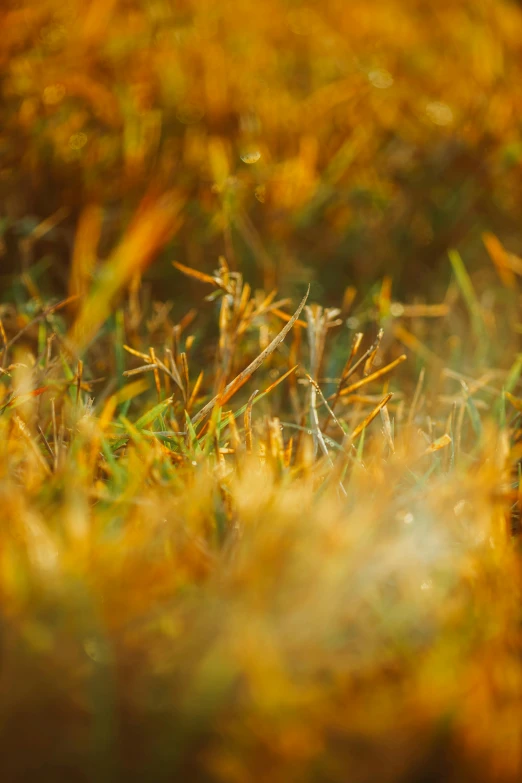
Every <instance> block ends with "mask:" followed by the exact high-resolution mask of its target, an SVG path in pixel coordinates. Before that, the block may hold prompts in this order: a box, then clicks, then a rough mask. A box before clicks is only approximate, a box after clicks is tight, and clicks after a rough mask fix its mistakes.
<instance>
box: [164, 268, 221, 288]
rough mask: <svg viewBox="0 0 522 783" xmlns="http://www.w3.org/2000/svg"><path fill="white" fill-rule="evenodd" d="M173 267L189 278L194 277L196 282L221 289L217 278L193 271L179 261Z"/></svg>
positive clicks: (196, 270)
mask: <svg viewBox="0 0 522 783" xmlns="http://www.w3.org/2000/svg"><path fill="white" fill-rule="evenodd" d="M172 266H174V267H175V268H176V269H178V270H179V271H180V272H182V273H183V274H184V275H186V276H187V277H193V278H194V280H199V282H200V283H209V284H210V285H213V286H215V287H216V288H217V287H219V282H218V281H217V280H216V278H215V277H212V276H211V275H206V274H205V273H204V272H200V271H199V270H198V269H192V268H191V267H190V266H185V264H180V263H179V261H173V262H172Z"/></svg>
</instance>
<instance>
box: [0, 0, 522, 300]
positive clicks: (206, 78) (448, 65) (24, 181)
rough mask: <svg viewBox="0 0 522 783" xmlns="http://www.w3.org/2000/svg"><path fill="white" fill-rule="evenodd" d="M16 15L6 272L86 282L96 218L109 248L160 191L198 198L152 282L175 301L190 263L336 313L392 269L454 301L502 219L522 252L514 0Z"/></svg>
mask: <svg viewBox="0 0 522 783" xmlns="http://www.w3.org/2000/svg"><path fill="white" fill-rule="evenodd" d="M0 23H1V26H2V36H1V40H0V74H1V76H0V95H1V101H0V156H1V161H2V166H1V171H0V216H1V223H0V231H1V235H2V237H3V255H2V261H1V264H2V267H1V274H2V279H3V282H4V283H5V280H6V275H9V274H10V273H12V272H16V271H19V270H20V268H24V267H27V266H31V265H33V264H38V263H39V264H40V265H41V269H42V275H43V276H44V277H45V276H47V277H51V278H52V279H53V283H52V284H53V285H54V286H55V290H56V285H57V284H58V281H60V280H61V284H62V286H65V285H66V281H67V279H68V265H69V263H70V258H71V254H72V245H73V240H74V235H75V233H76V231H77V229H78V225H79V223H81V221H82V218H83V219H85V215H86V210H89V209H90V210H92V209H99V210H101V212H100V213H99V215H98V218H97V219H98V220H99V221H100V223H101V225H100V227H99V229H98V228H96V227H93V228H92V229H91V231H92V230H99V232H100V237H99V250H100V252H101V254H102V255H103V254H107V253H108V252H109V250H110V249H111V247H112V246H113V245H114V243H115V241H116V239H117V238H118V237H119V236H120V235H121V233H122V231H123V229H124V228H125V226H126V225H127V223H128V222H129V220H130V219H131V218H132V215H133V214H134V212H135V210H136V208H137V206H138V204H139V203H140V202H141V200H142V198H143V195H144V193H145V192H148V191H150V190H151V189H152V190H154V192H155V193H161V192H163V191H172V190H174V191H175V193H176V197H177V198H178V199H179V200H180V202H183V210H182V215H183V222H182V226H181V228H180V230H179V232H177V233H176V235H175V237H174V238H172V239H171V240H170V242H168V243H166V244H165V246H164V248H163V255H161V253H160V254H156V260H155V263H154V264H153V265H152V266H151V267H150V268H149V270H148V273H147V276H148V278H149V279H150V280H151V281H154V285H155V287H156V290H160V291H161V293H162V294H163V295H166V296H169V295H176V294H177V293H179V288H178V289H175V288H174V287H173V284H171V283H165V277H166V269H167V266H168V264H169V262H170V260H172V259H173V258H176V259H177V260H179V261H182V262H183V263H186V264H189V265H191V266H194V267H196V268H199V269H205V270H207V271H210V270H211V269H213V268H214V266H215V260H216V258H217V256H218V255H219V254H224V255H225V256H226V258H227V260H228V262H229V264H231V266H232V267H233V268H234V267H235V268H240V269H241V270H242V271H243V272H244V273H245V274H246V276H247V278H248V279H249V280H250V281H251V282H252V283H253V284H264V286H265V287H266V288H271V287H272V286H273V285H275V284H276V285H278V286H279V288H280V289H281V290H282V291H283V292H284V293H289V292H291V291H292V290H293V289H294V288H295V287H296V286H301V288H302V287H303V284H304V282H305V281H306V282H310V281H311V282H312V283H313V287H312V295H313V296H314V297H315V298H321V299H322V300H323V301H325V303H332V302H333V303H335V304H337V303H338V298H339V290H340V289H344V287H345V286H346V285H349V284H355V285H357V286H365V285H368V284H369V283H371V282H373V281H375V279H376V278H378V277H380V276H382V275H383V274H391V275H393V279H394V287H395V289H396V292H397V294H398V295H402V294H403V293H404V292H407V293H414V294H416V295H424V296H425V295H427V294H429V295H430V296H437V295H440V293H441V291H443V290H444V288H445V286H446V285H447V283H448V280H449V265H448V262H447V251H448V249H449V248H451V247H457V248H458V249H459V251H460V252H461V254H462V256H463V257H464V259H465V260H466V263H468V262H469V263H471V264H472V266H473V265H474V266H475V267H476V268H478V267H480V265H481V262H483V261H484V259H485V251H484V248H483V246H482V243H481V239H480V237H481V233H482V232H483V231H485V230H487V231H491V232H493V233H494V234H496V235H497V236H498V237H499V238H500V239H501V240H502V241H503V242H504V243H505V244H507V246H508V247H509V248H510V250H511V251H512V252H515V253H516V252H520V251H521V250H522V240H521V237H520V232H519V230H518V229H519V219H520V213H521V207H522V188H521V177H520V172H521V161H522V137H521V125H520V116H519V115H520V100H521V99H520V91H519V89H518V85H519V84H520V82H521V71H522V58H521V57H520V48H521V43H520V42H521V40H522V10H521V8H520V4H519V3H517V2H513V0H474V1H473V2H470V1H469V0H441V1H440V2H437V3H429V2H426V1H425V0H375V1H374V2H371V3H367V2H359V1H358V0H352V1H351V2H346V1H345V0H322V2H310V3H306V4H304V3H302V2H293V1H291V0H266V2H263V3H253V2H249V1H248V0H226V2H209V0H176V1H175V2H174V0H90V1H89V2H86V1H84V0H70V2H68V3H66V4H61V3H58V2H56V0H5V1H4V3H3V4H2V10H1V11H0ZM90 214H91V216H92V211H91V213H90ZM52 216H54V219H53V221H52V222H53V226H54V227H53V228H52V229H51V230H50V231H48V232H46V233H45V235H43V236H42V237H41V239H40V241H39V242H38V243H37V245H36V247H34V246H32V248H31V250H28V249H27V246H26V245H24V241H23V240H24V238H27V237H28V236H30V235H31V232H32V231H33V230H34V228H35V226H36V225H38V224H39V223H41V221H42V220H45V219H48V218H50V217H52ZM95 222H96V220H95ZM54 223H55V225H54ZM44 269H45V270H46V274H45V275H44V273H43V270H44Z"/></svg>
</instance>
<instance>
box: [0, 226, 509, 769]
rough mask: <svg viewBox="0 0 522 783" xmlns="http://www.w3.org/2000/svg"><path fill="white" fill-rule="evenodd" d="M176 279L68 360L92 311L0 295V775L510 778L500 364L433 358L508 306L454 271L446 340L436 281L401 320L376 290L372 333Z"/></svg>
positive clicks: (130, 305) (505, 417) (215, 281)
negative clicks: (433, 299) (174, 317)
mask: <svg viewBox="0 0 522 783" xmlns="http://www.w3.org/2000/svg"><path fill="white" fill-rule="evenodd" d="M151 230H153V229H152V228H151ZM133 259H134V255H131V257H130V261H129V264H130V265H131V266H132V265H133V263H134V261H133ZM112 263H113V261H112V259H109V260H108V261H107V265H110V264H112ZM178 266H179V265H178ZM181 270H182V271H184V272H188V273H189V274H191V275H193V276H194V275H195V276H196V277H198V278H200V283H201V287H202V290H204V288H205V287H206V288H207V289H209V288H210V290H211V296H210V299H211V300H212V301H211V302H210V303H208V304H206V305H204V306H203V307H202V308H200V310H196V309H192V310H188V312H187V316H186V317H185V318H184V319H183V320H182V321H181V323H178V324H174V323H172V322H171V320H170V318H169V310H168V308H166V307H160V308H158V309H157V310H156V312H155V313H152V312H149V313H147V312H145V311H142V310H141V307H140V292H139V290H138V291H134V293H132V292H131V295H130V298H128V299H127V301H126V302H125V301H124V302H122V305H121V306H120V307H119V308H116V309H115V310H114V316H113V317H112V318H111V320H110V321H109V322H108V323H107V324H106V325H105V326H104V327H103V329H102V330H101V331H99V332H98V333H97V334H96V335H95V336H94V337H92V335H91V338H92V339H91V340H90V342H89V344H88V348H85V349H83V351H82V353H81V358H79V353H78V352H79V347H78V343H77V342H76V341H75V340H73V337H74V336H75V335H77V334H78V326H77V325H78V323H82V319H83V318H84V315H83V313H84V312H87V313H88V314H89V315H90V312H91V311H90V310H85V308H80V310H79V314H77V315H76V316H75V318H76V320H75V321H71V319H69V322H70V327H69V328H67V319H65V318H63V314H64V313H66V312H67V310H66V307H64V306H61V307H60V304H58V306H56V305H53V306H47V307H44V305H43V303H42V302H41V301H40V300H39V298H38V291H37V290H36V289H35V287H34V283H33V286H32V290H31V293H32V297H31V298H29V297H26V300H25V303H24V304H21V305H20V307H19V309H18V310H15V309H14V307H12V306H9V305H4V306H3V311H2V333H3V339H4V344H5V349H4V352H3V371H2V374H3V385H2V386H1V390H2V395H3V400H2V408H1V410H2V412H1V415H0V428H1V441H0V443H1V446H0V449H1V458H0V466H1V472H2V476H1V481H0V493H1V498H2V509H3V516H2V519H3V522H2V546H1V549H0V588H1V592H2V607H3V610H2V613H3V636H2V639H3V641H2V656H3V664H2V675H1V680H0V682H1V685H0V687H1V694H2V705H3V706H2V716H3V719H2V758H3V767H4V770H6V774H7V777H5V778H4V779H6V780H22V779H23V780H26V779H31V778H32V777H33V776H34V775H36V774H38V776H39V777H40V778H41V777H43V778H44V779H46V780H47V779H48V780H53V781H54V780H67V781H69V780H90V779H93V780H94V779H96V780H101V779H107V780H109V779H131V780H132V779H134V778H136V779H138V778H142V777H143V776H144V775H145V776H146V777H147V779H154V780H202V781H227V782H228V781H234V782H235V781H254V780H255V781H263V780H265V779H266V780H269V779H270V780H275V781H289V780H295V781H304V780H309V781H337V780H338V781H346V780H350V781H351V780H354V781H356V780H357V781H359V780H360V781H373V780H376V779H379V780H428V779H430V780H431V779H442V778H444V779H448V780H462V779H469V780H485V781H500V780H506V781H515V780H518V776H519V772H520V762H521V732H520V730H521V728H522V725H521V721H522V711H521V707H520V704H521V702H520V697H521V695H522V694H521V686H522V679H521V678H522V673H521V671H520V663H519V659H520V638H519V626H520V591H519V576H518V575H519V567H520V566H519V556H518V554H517V546H516V538H515V539H513V538H512V536H511V532H510V517H511V512H510V507H511V506H512V505H513V504H514V503H516V501H517V489H516V484H515V485H512V484H511V478H510V476H511V470H512V468H511V466H512V465H513V464H514V463H515V461H516V459H517V458H518V456H519V453H518V451H517V447H516V446H514V440H515V438H514V437H513V433H514V430H515V429H516V427H517V424H516V421H517V419H516V416H517V415H518V414H517V413H516V410H517V409H518V408H520V407H521V406H522V403H521V402H520V401H519V400H518V398H517V396H516V389H517V387H518V383H519V380H518V379H519V375H520V370H521V362H520V359H517V358H516V356H515V354H514V353H513V354H512V358H513V357H514V358H515V361H514V363H513V364H512V366H511V368H509V366H505V367H504V368H502V367H501V366H500V367H490V368H489V369H485V370H483V371H482V372H481V373H476V375H475V379H474V378H472V377H468V376H467V375H466V374H463V373H461V372H459V371H457V370H455V369H454V366H455V364H460V365H461V367H462V369H465V368H464V367H463V364H464V359H463V357H464V355H465V354H466V355H467V356H468V359H469V361H470V362H471V363H473V364H475V365H476V366H478V363H479V361H484V360H485V357H486V358H487V355H488V352H489V351H490V349H491V346H492V345H494V344H495V342H496V340H498V339H499V338H498V334H499V333H500V332H501V331H502V330H504V328H505V319H506V318H508V320H509V319H512V318H513V317H514V315H515V313H514V311H513V312H511V313H510V312H508V310H507V309H506V307H505V305H504V304H503V305H502V307H499V308H497V311H495V310H494V309H493V310H491V309H490V310H489V313H488V314H486V312H485V311H484V310H483V308H482V305H481V301H480V299H481V298H480V296H479V295H477V294H476V293H475V291H474V290H473V289H471V290H472V291H473V296H472V297H471V300H472V301H471V302H470V301H469V295H470V289H465V291H464V294H467V295H468V305H470V306H471V304H472V305H473V308H474V309H473V312H472V313H471V316H470V317H471V318H472V320H471V323H476V322H477V321H478V320H480V323H483V324H485V325H484V329H487V330H488V332H489V334H488V341H489V342H488V343H487V344H484V343H483V342H481V341H482V340H483V335H482V334H481V333H479V334H477V335H476V336H473V333H472V332H471V331H470V330H468V332H467V333H468V335H469V336H468V337H466V338H465V339H462V345H461V349H460V350H461V353H459V349H458V345H456V341H457V342H458V338H457V336H456V335H455V333H454V331H453V330H454V328H455V324H459V323H460V324H461V325H462V326H464V327H465V324H466V322H467V318H468V316H467V315H466V311H465V310H462V309H461V308H460V305H459V303H458V298H459V288H458V281H456V282H455V283H452V284H451V286H450V289H449V291H448V294H447V297H446V302H445V303H444V305H439V306H437V308H435V310H434V313H435V314H436V315H437V320H436V322H434V323H436V327H435V328H433V327H431V328H429V329H428V332H427V333H426V331H425V326H426V323H427V321H426V317H427V316H428V321H429V320H430V318H429V316H431V315H432V313H431V310H430V308H429V307H427V308H426V307H425V306H420V305H415V306H414V308H415V307H416V308H420V309H417V310H415V309H414V310H413V316H414V317H413V318H412V317H411V316H410V315H409V310H408V306H407V305H399V304H398V303H393V302H391V300H390V299H389V297H390V286H389V284H388V282H387V281H385V282H384V284H383V286H382V288H381V291H380V294H379V296H377V297H376V299H375V301H374V303H373V304H372V305H371V306H370V308H369V309H358V308H357V305H355V310H354V311H353V314H352V316H351V317H352V319H353V318H358V319H359V322H360V323H362V322H364V321H365V320H366V331H367V332H368V333H369V334H371V333H372V331H373V333H374V334H375V332H376V325H378V326H379V329H377V337H376V339H375V340H373V341H372V340H369V339H368V337H364V336H363V333H362V332H361V333H357V334H356V335H355V338H353V337H351V336H350V332H349V330H348V329H347V327H346V322H345V318H344V317H341V316H340V311H339V310H336V311H332V310H324V309H322V308H321V307H319V306H318V305H314V304H310V303H307V304H306V306H305V301H304V300H303V301H302V302H301V304H300V305H299V308H298V309H297V310H296V311H295V313H294V315H292V316H291V310H288V306H289V303H288V302H285V301H280V300H279V301H278V300H277V297H276V295H275V293H272V294H270V295H269V296H266V295H264V294H262V293H260V292H255V293H254V292H252V291H251V290H250V288H249V286H248V285H247V284H246V283H244V281H243V279H242V277H241V275H239V274H238V273H232V272H230V271H229V269H228V267H227V265H226V262H225V261H224V259H222V260H221V262H220V268H219V270H218V271H217V272H216V273H215V275H213V276H210V277H205V276H202V275H201V274H200V273H197V272H189V270H186V269H185V268H183V267H181ZM462 271H463V270H462V269H460V273H462ZM464 272H465V270H464ZM102 274H103V271H102ZM172 274H173V275H175V274H179V273H177V272H174V270H173V272H172ZM466 274H467V273H466ZM126 279H128V277H127V276H126V275H125V274H122V276H121V280H122V281H124V280H126ZM26 282H28V281H26ZM460 282H461V283H462V280H461V281H460ZM468 282H469V283H470V285H471V281H468ZM497 296H498V297H499V301H501V302H504V300H503V294H502V291H501V290H500V289H498V290H497ZM216 297H217V299H216ZM207 298H208V297H207ZM92 301H93V300H92V298H91V299H88V300H87V302H88V305H87V307H88V308H91V307H92ZM103 307H105V304H103ZM216 307H217V312H216ZM205 308H206V309H207V310H208V309H209V308H210V309H211V310H212V311H213V312H216V316H215V317H216V318H217V321H218V323H219V334H218V336H217V337H216V338H211V337H210V336H208V335H207V337H206V338H205V341H204V342H203V343H201V337H202V332H201V331H200V328H199V327H198V323H199V322H201V324H202V326H201V329H204V328H205V323H206V319H205V318H204V317H203V310H204V309H205ZM303 308H304V309H303ZM286 313H288V315H286ZM391 313H395V314H396V315H395V316H393V315H391ZM303 314H304V315H305V320H302V316H303ZM405 314H406V315H405ZM290 316H291V317H290ZM486 316H487V317H486ZM488 319H489V320H488ZM285 321H286V322H287V323H286V325H284V324H285ZM349 323H350V324H351V325H352V327H353V321H349ZM110 324H112V326H111V325H110ZM435 333H436V336H435ZM462 333H463V334H466V331H465V329H463V330H462ZM405 335H408V336H409V337H408V340H405ZM418 335H422V337H423V339H426V340H427V341H428V343H429V345H431V346H433V347H436V346H437V343H440V342H442V343H444V342H447V340H448V335H449V336H451V339H452V340H453V347H454V351H455V350H456V354H455V356H456V357H457V359H456V361H455V360H454V361H453V362H448V363H444V362H443V361H442V359H439V358H437V356H435V355H434V358H433V359H432V361H431V363H428V368H427V373H426V374H425V373H424V371H423V372H422V373H421V375H420V376H419V378H418V379H417V378H416V371H415V353H414V351H415V347H416V346H417V347H418V346H419V345H422V346H424V345H425V344H424V342H421V339H420V337H419V336H418ZM495 335H497V337H495ZM397 336H398V338H399V339H397ZM408 341H409V342H410V345H409V346H408V347H409V349H410V350H409V351H408V353H409V356H408V358H407V360H406V362H405V363H402V360H403V359H404V355H403V353H402V351H403V350H404V348H403V345H404V343H405V342H408ZM350 346H352V347H351V348H350ZM412 348H413V352H412V350H411V349H412ZM424 350H425V351H427V350H428V348H426V347H425V348H424ZM429 350H430V355H431V352H432V351H431V349H429ZM421 353H422V352H421ZM508 353H509V352H508ZM205 355H206V356H207V360H206V361H202V357H203V356H205ZM212 355H213V357H214V358H213V359H211V358H210V357H211V356H212ZM198 357H199V358H198ZM259 357H261V360H259ZM346 357H348V361H346ZM73 362H74V363H73ZM399 364H400V365H401V366H399ZM194 366H195V368H194ZM200 367H203V369H202V371H200V369H199V368H200ZM330 374H332V375H333V377H330ZM125 378H127V379H128V380H127V381H126V380H125ZM255 390H259V391H255ZM506 397H509V400H510V401H511V402H510V403H509V408H510V410H513V409H515V411H514V415H512V414H511V413H510V412H509V411H507V412H506V406H507V405H508V402H507V400H506ZM328 400H329V402H328ZM514 417H515V418H514ZM510 433H511V434H510ZM512 486H513V488H511V487H512ZM430 775H431V776H432V777H430Z"/></svg>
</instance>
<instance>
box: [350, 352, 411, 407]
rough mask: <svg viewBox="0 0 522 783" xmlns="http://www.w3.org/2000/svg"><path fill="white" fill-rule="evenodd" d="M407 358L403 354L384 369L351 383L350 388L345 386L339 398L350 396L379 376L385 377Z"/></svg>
mask: <svg viewBox="0 0 522 783" xmlns="http://www.w3.org/2000/svg"><path fill="white" fill-rule="evenodd" d="M406 359H407V356H406V354H405V353H403V354H401V356H399V357H398V358H397V359H394V360H393V362H390V363H389V364H387V365H386V366H385V367H381V369H380V370H376V372H373V373H372V374H371V375H367V376H366V377H365V378H361V380H360V381H356V382H355V383H352V384H351V386H347V387H346V389H343V390H342V391H341V393H340V396H341V397H343V396H344V395H346V394H350V392H353V391H355V390H356V389H360V388H361V386H364V385H365V384H366V383H370V381H375V380H377V378H380V377H381V376H383V375H385V374H386V373H388V372H391V371H392V370H394V369H395V367H397V366H398V365H399V364H402V362H404V361H406Z"/></svg>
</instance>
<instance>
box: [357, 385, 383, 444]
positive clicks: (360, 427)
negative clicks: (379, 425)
mask: <svg viewBox="0 0 522 783" xmlns="http://www.w3.org/2000/svg"><path fill="white" fill-rule="evenodd" d="M392 396H393V394H392V392H389V393H388V394H387V395H386V397H383V399H382V400H381V401H380V403H379V404H378V405H376V406H375V408H374V409H373V411H372V412H371V413H369V414H368V416H367V417H366V418H365V419H364V421H362V422H361V423H360V424H359V425H358V426H357V427H356V428H355V429H354V431H353V432H352V434H351V440H355V438H357V437H358V436H359V435H360V434H361V432H362V431H363V430H365V429H366V427H367V426H368V425H369V424H371V422H372V421H373V420H374V419H375V417H376V416H377V414H378V413H379V411H380V410H381V408H384V406H385V405H386V403H388V402H389V401H390V400H391V398H392Z"/></svg>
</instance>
